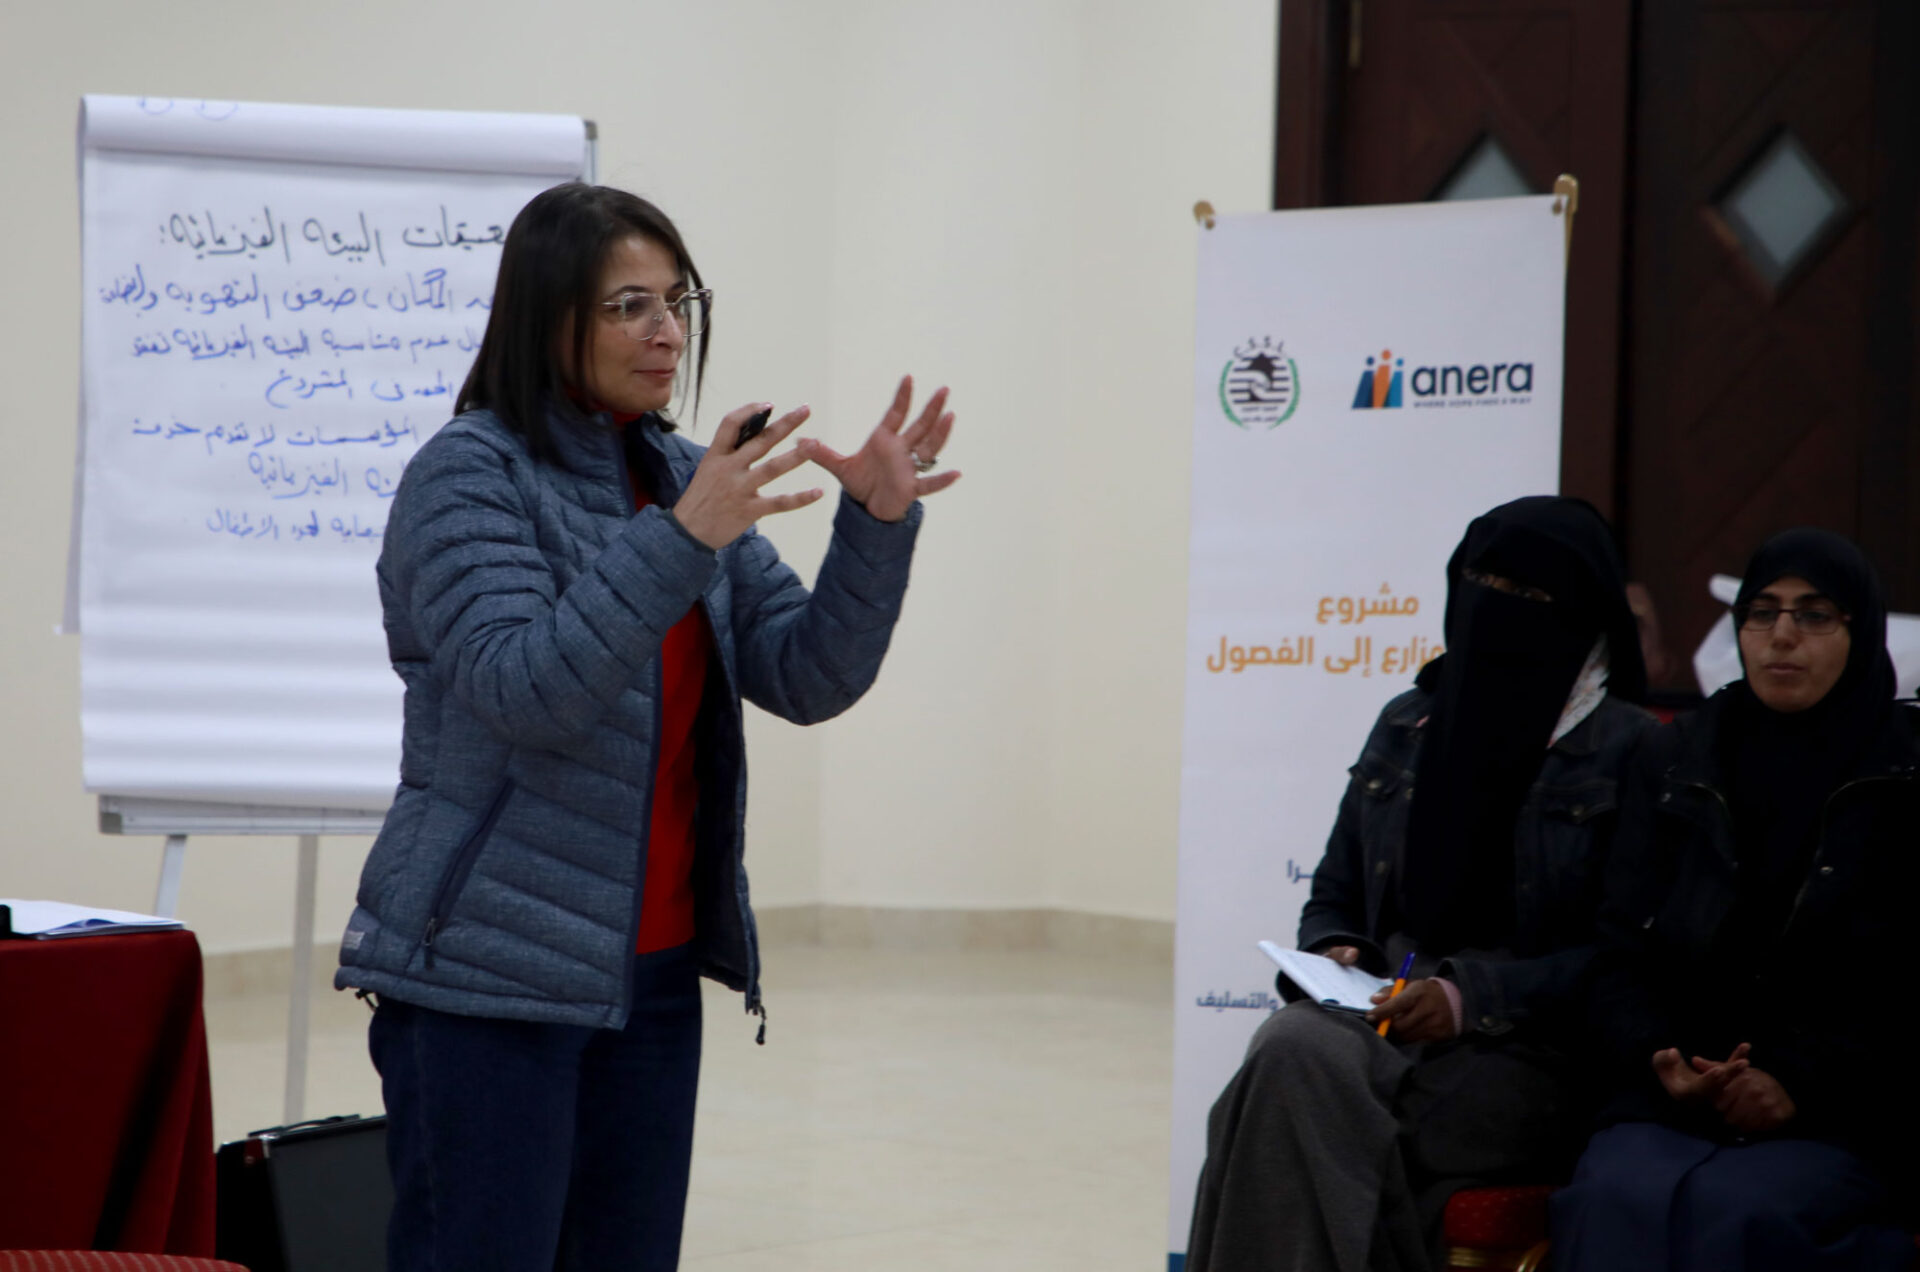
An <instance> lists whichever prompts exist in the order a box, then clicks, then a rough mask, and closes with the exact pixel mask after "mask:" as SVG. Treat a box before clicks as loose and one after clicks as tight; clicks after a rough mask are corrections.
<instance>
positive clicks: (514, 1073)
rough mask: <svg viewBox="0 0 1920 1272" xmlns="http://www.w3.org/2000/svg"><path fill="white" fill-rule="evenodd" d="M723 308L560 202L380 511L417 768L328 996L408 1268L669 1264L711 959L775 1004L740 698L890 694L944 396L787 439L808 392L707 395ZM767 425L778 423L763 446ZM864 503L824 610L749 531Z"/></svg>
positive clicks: (626, 234) (840, 707) (397, 1249)
mask: <svg viewBox="0 0 1920 1272" xmlns="http://www.w3.org/2000/svg"><path fill="white" fill-rule="evenodd" d="M711 308H712V293H711V292H709V291H708V290H707V289H706V288H704V287H703V286H702V282H701V278H700V273H699V270H698V269H696V268H695V266H694V263H693V260H692V258H691V257H690V256H689V254H688V252H687V249H686V246H685V244H684V243H683V242H682V240H681V237H680V234H679V232H678V230H676V229H675V227H674V225H673V223H672V222H671V221H670V220H668V218H667V217H666V215H665V214H664V213H662V212H661V211H660V210H659V209H658V208H656V207H654V206H653V205H652V204H650V203H647V202H646V201H645V200H642V199H639V198H637V197H635V196H633V195H631V194H627V193H624V192H622V191H618V190H612V189H608V188H606V187H599V186H586V185H579V184H572V185H563V186H558V187H555V188H554V189H551V190H548V191H546V192H545V193H543V194H541V195H539V196H538V197H537V198H535V199H534V200H533V201H532V202H531V203H529V204H528V205H527V206H526V207H525V208H524V209H523V210H522V211H521V212H520V214H519V215H518V216H517V217H516V218H515V219H514V223H513V226H512V228H511V229H510V230H509V232H508V234H507V238H506V242H505V244H504V247H503V251H502V255H501V261H500V276H499V281H498V284H497V286H496V288H495V292H494V300H493V310H492V314H491V316H490V318H489V319H488V323H487V331H486V336H485V338H484V339H483V341H482V342H481V346H480V350H479V353H478V355H477V356H476V358H475V361H474V366H473V370H472V372H471V374H470V375H469V376H468V378H467V382H466V384H465V386H464V387H463V388H462V389H461V393H460V398H459V403H458V405H459V411H460V414H459V415H458V416H457V417H456V418H455V419H454V420H453V421H452V422H451V423H449V424H448V425H446V427H444V428H443V429H441V430H440V432H439V433H437V434H436V435H435V436H434V437H433V438H432V440H430V441H429V442H428V443H427V444H426V445H425V446H423V447H421V449H420V452H419V454H418V455H416V456H415V457H414V459H413V461H412V462H411V463H410V464H409V465H408V467H407V471H406V475H405V477H404V478H403V480H402V481H401V483H400V488H399V491H398V493H397V494H396V495H395V497H394V503H393V509H392V513H391V516H390V518H389V520H388V524H387V532H386V540H385V546H384V548H383V550H382V553H381V556H380V562H379V567H378V579H379V586H380V597H381V604H382V607H383V611H384V615H385V625H386V631H387V643H388V649H389V651H390V654H391V656H392V659H393V666H394V670H395V671H396V672H397V673H398V674H399V676H400V678H401V680H402V681H403V682H404V683H405V686H406V705H405V724H404V733H403V739H402V749H401V763H400V786H399V789H398V792H397V794H396V795H395V798H394V802H393V807H392V809H391V811H390V812H389V813H388V814H387V819H386V823H385V825H384V826H383V828H382V829H381V832H380V836H379V838H378V840H377V841H376V842H375V843H374V846H373V850H372V852H371V854H370V855H369V856H368V858H367V864H366V867H365V870H364V872H363V873H362V876H361V881H360V890H359V896H358V901H359V904H358V906H357V908H356V909H355V911H354V913H353V917H352V919H351V920H350V921H349V923H348V925H347V931H346V936H345V938H344V940H343V942H342V948H341V968H340V971H339V973H338V974H337V975H336V977H335V984H336V985H337V986H340V987H348V986H351V987H354V988H357V989H360V990H362V991H367V992H370V993H372V994H374V995H377V1001H378V1008H377V1010H376V1012H375V1015H374V1018H373V1023H372V1027H371V1031H370V1048H371V1050H372V1053H373V1060H374V1064H375V1067H376V1068H378V1070H379V1072H380V1078H381V1083H382V1091H383V1095H384V1097H385V1101H386V1106H387V1113H388V1119H389V1120H388V1130H387V1139H388V1159H389V1163H390V1166H391V1168H392V1171H393V1179H394V1193H395V1196H394V1210H393V1219H392V1224H391V1227H390V1230H389V1234H388V1246H389V1267H390V1268H391V1269H392V1272H413V1270H416V1269H456V1268H457V1269H461V1272H471V1270H474V1269H501V1270H502V1272H505V1270H508V1269H524V1270H526V1272H534V1270H535V1269H538V1270H540V1272H548V1270H550V1269H554V1268H561V1269H588V1268H594V1269H599V1268H615V1267H618V1268H671V1267H673V1266H674V1265H675V1263H676V1262H677V1260H678V1257H679V1245H680V1231H681V1222H682V1215H683V1212H684V1209H685V1202H686V1192H687V1172H688V1165H689V1159H690V1156H691V1151H692V1137H693V1111H694V1095H695V1089H696V1086H697V1082H698V1074H699V1057H700V992H699V977H700V976H702V975H705V976H709V977H712V978H713V979H715V980H718V981H720V982H722V983H723V984H726V985H728V986H730V987H732V988H733V989H736V990H739V991H741V992H743V993H744V994H745V996H746V1010H747V1011H748V1012H751V1013H755V1014H757V1015H759V1016H760V1017H761V1018H762V1020H761V1026H760V1029H761V1036H762V1038H763V1039H764V1036H765V1028H766V1026H765V1016H766V1010H765V1007H764V1006H763V1004H762V1001H761V997H760V959H759V953H758V949H757V946H756V942H755V933H754V921H753V912H752V910H751V908H750V907H749V905H748V900H747V878H746V874H745V871H744V869H743V868H742V864H741V855H742V845H743V841H744V836H743V832H742V820H743V817H744V814H745V810H746V770H745V761H744V755H743V746H742V722H741V707H740V703H741V699H742V698H745V699H747V700H748V701H751V702H753V703H754V704H755V705H757V706H759V707H762V708H764V709H765V710H768V711H771V712H773V713H774V714H776V715H779V716H781V717H783V718H785V719H788V720H792V721H795V722H797V723H802V724H808V723H812V722H814V721H817V720H824V719H827V718H829V717H831V716H834V715H837V714H839V713H840V712H841V711H844V710H846V709H847V707H849V706H851V705H852V704H853V702H854V701H855V700H856V699H858V698H859V697H860V695H861V694H862V693H863V692H865V690H866V689H867V687H868V686H869V685H871V684H872V683H873V679H874V676H875V675H876V674H877V673H878V671H879V669H880V662H881V659H882V658H883V656H884V655H885V653H886V649H887V643H888V640H889V638H890V637H891V635H892V631H893V625H894V623H895V621H896V620H897V619H898V616H899V612H900V603H901V599H902V596H903V594H904V593H905V591H906V586H907V573H908V566H909V563H910V561H911V558H912V553H913V543H914V537H915V534H916V533H917V531H918V528H919V523H920V518H921V506H920V504H919V502H918V500H919V499H920V498H921V497H922V496H925V495H929V494H933V493H935V492H936V491H940V490H943V489H945V488H946V487H948V486H950V485H952V484H953V483H954V482H955V481H957V480H958V479H959V474H958V473H957V472H951V471H949V472H944V473H939V474H935V475H929V474H930V472H931V469H932V467H933V461H934V457H935V456H936V455H938V454H939V452H940V450H941V448H942V447H943V446H944V445H945V443H946V440H947V438H948V436H949V435H950V432H951V430H952V427H953V416H952V414H951V413H949V412H947V411H946V409H945V407H946V397H947V393H946V390H945V389H941V390H940V391H939V392H937V393H935V394H934V395H933V397H932V399H931V400H930V401H929V402H928V403H927V405H926V407H925V409H924V410H922V411H921V412H920V414H919V415H918V416H917V417H916V418H914V419H913V421H912V422H911V423H909V422H908V417H909V414H910V408H911V397H912V385H911V381H909V380H902V381H901V384H900V387H899V390H898V392H897V393H896V394H895V396H894V400H893V403H892V405H891V406H890V407H889V408H888V410H887V412H886V414H885V416H884V417H883V418H882V420H881V422H880V425H879V427H878V428H876V429H875V430H874V432H873V434H872V436H870V437H869V438H868V439H867V442H866V444H865V445H864V446H862V447H861V448H860V450H859V451H857V452H856V453H854V454H853V455H850V456H849V455H840V454H838V453H836V452H835V451H833V450H831V449H830V448H828V447H827V446H825V445H823V444H821V443H819V442H817V441H812V440H807V441H802V442H800V443H799V444H798V445H797V446H796V447H794V448H792V449H789V450H787V451H785V452H784V453H782V454H779V455H773V454H772V452H773V450H774V448H775V447H776V446H778V445H779V443H780V442H782V441H783V440H785V439H786V438H787V437H788V436H789V435H790V434H792V433H793V432H794V430H795V429H797V428H799V427H800V425H801V424H802V423H803V422H804V421H805V420H806V418H807V409H806V408H805V407H801V408H799V409H797V410H793V411H789V412H787V413H786V414H784V415H781V416H779V417H777V418H772V419H771V420H770V422H768V420H769V417H768V414H767V412H768V407H767V405H766V404H765V403H755V404H750V405H747V406H743V407H741V408H739V409H738V410H736V411H733V412H732V413H731V414H729V415H727V416H726V417H725V418H724V419H723V420H722V421H721V423H720V427H719V428H718V429H717V430H716V435H715V438H714V443H713V445H712V446H711V447H710V448H702V447H700V446H698V445H695V444H694V443H692V442H690V441H687V440H686V439H684V438H683V437H682V436H681V435H680V434H679V433H678V432H676V431H675V427H674V424H673V422H672V421H671V419H670V418H669V417H668V416H667V415H666V414H665V413H664V412H665V410H666V408H667V406H668V405H669V403H670V402H671V401H672V399H673V396H674V390H675V386H676V384H678V383H681V382H682V381H683V378H685V379H691V380H692V381H693V384H694V387H695V393H696V398H697V392H698V383H699V374H700V371H701V370H702V369H703V368H704V364H705V361H706V351H707V350H706V342H705V341H704V340H703V341H702V342H701V344H700V348H699V355H698V357H697V359H694V360H693V367H692V369H691V375H689V374H688V371H689V368H688V367H687V366H686V361H687V360H686V354H687V349H688V345H689V342H690V341H692V340H694V339H695V338H696V337H700V336H702V335H703V334H705V332H706V331H707V324H708V315H709V313H710V312H711ZM762 429H763V431H760V430H762ZM809 460H810V461H812V462H814V463H816V464H818V465H820V466H821V467H823V468H825V469H826V470H827V471H828V472H829V473H830V474H832V475H833V476H834V477H835V478H836V479H837V480H838V481H839V483H840V486H841V489H842V495H841V502H840V507H839V511H838V513H837V514H836V516H835V520H834V529H833V539H832V543H831V544H830V546H829V547H828V549H827V555H826V560H825V561H824V563H823V564H822V565H821V568H820V573H819V578H818V580H817V582H816V584H815V587H814V589H813V591H812V592H811V593H809V592H808V591H807V589H806V588H805V587H804V586H802V585H801V583H800V581H799V579H798V578H797V577H796V576H795V575H794V573H793V571H792V570H791V569H789V568H788V567H787V566H785V565H783V564H782V563H781V562H780V559H779V556H778V555H777V554H776V553H775V551H774V549H773V547H772V545H770V544H769V543H768V542H767V541H766V540H765V539H763V538H761V537H760V535H759V534H758V533H757V532H756V530H755V529H754V524H755V523H756V522H757V521H759V520H760V519H761V518H763V517H766V516H768V515H769V514H772V513H779V512H786V511H789V510H791V509H794V508H800V507H804V506H805V505H807V504H809V503H812V502H813V501H814V500H816V499H818V498H819V497H820V496H821V494H822V492H821V491H820V490H817V489H815V490H808V491H803V492H799V493H794V494H781V495H770V494H767V493H764V488H765V487H766V485H767V484H768V483H769V482H771V481H773V480H774V479H776V478H778V477H780V476H782V475H783V474H785V473H788V472H791V471H792V470H793V469H795V468H797V467H798V466H799V465H800V464H802V463H804V462H807V461H809Z"/></svg>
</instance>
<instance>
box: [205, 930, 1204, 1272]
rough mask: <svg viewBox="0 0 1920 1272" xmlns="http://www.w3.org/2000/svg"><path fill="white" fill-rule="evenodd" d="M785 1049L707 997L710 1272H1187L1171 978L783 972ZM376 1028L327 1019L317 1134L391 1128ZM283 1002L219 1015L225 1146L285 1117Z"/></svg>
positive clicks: (705, 1164)
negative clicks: (1181, 1257) (346, 1124)
mask: <svg viewBox="0 0 1920 1272" xmlns="http://www.w3.org/2000/svg"><path fill="white" fill-rule="evenodd" d="M765 981H766V995H767V1002H768V1007H769V1010H770V1012H771V1023H770V1025H769V1029H768V1045H767V1046H765V1047H756V1046H754V1045H753V1024H754V1022H752V1021H750V1020H749V1019H747V1018H746V1017H744V1016H743V1015H741V1012H740V999H739V997H738V996H737V995H734V994H730V993H727V992H726V991H724V990H720V989H718V988H717V987H714V986H708V995H707V1025H706V1062H705V1067H704V1069H703V1071H702V1074H701V1091H700V1113H699V1122H698V1127H697V1130H696V1134H695V1142H694V1160H693V1194H692V1198H691V1201H690V1202H689V1204H688V1213H687V1233H686V1242H685V1247H684V1255H683V1258H682V1265H683V1266H684V1267H686V1268H688V1269H690V1270H692V1272H763V1270H765V1272H773V1270H774V1269H779V1270H780V1272H789V1270H793V1272H805V1270H807V1269H814V1268H819V1269H827V1268H831V1269H834V1270H835V1272H868V1270H869V1269H872V1270H876V1272H877V1270H878V1269H887V1270H888V1272H894V1270H896V1269H915V1270H916V1272H920V1270H924V1272H945V1270H946V1269H961V1268H965V1269H993V1270H994V1272H1003V1270H1014V1269H1045V1270H1047V1272H1055V1270H1058V1272H1077V1270H1079V1269H1089V1270H1092V1269H1098V1270H1100V1272H1125V1270H1129V1269H1137V1270H1138V1272H1152V1270H1154V1269H1159V1268H1162V1267H1164V1266H1165V1263H1166V1253H1165V1252H1166V1236H1165V1226H1166V1188H1167V1116H1168V1083H1169V1073H1170V1065H1171V1050H1172V1026H1171V1012H1170V1011H1169V1009H1168V1003H1169V1000H1170V996H1171V968H1170V967H1169V966H1168V965H1167V963H1166V962H1165V961H1164V960H1155V959H1151V958H1146V957H1141V956H1126V957H1117V958H1099V957H1091V956H1086V955H1070V954H1061V953H1053V952H1020V953H983V952H964V953H961V952H950V953H927V952H902V951H878V950H845V949H822V948H819V947H812V946H793V947H786V948H777V949H773V950H770V951H768V957H767V972H766V977H765ZM366 1014H367V1013H366V1009H365V1008H364V1007H362V1006H361V1005H360V1004H359V1003H357V1002H355V1001H354V1000H353V999H352V998H351V997H349V996H347V995H344V994H333V993H324V992H323V993H321V994H319V995H318V996H317V997H316V1000H315V1003H314V1026H313V1045H312V1050H311V1062H310V1063H311V1078H310V1084H309V1087H308V1100H307V1107H308V1110H309V1112H310V1113H311V1114H313V1115H319V1114H323V1113H356V1112H357V1113H375V1112H378V1111H379V1109H380V1096H379V1087H378V1083H377V1080H376V1078H375V1076H374V1073H373V1070H372V1067H371V1066H370V1065H369V1064H368V1062H367V1059H366V1049H365V1030H366ZM285 1019H286V1000H285V998H284V997H282V996H278V995H269V994H254V995H246V996H240V997H229V998H216V999H211V1000H209V1002H208V1004H207V1020H208V1031H209V1036H210V1039H211V1043H212V1050H213V1084H214V1120H215V1124H216V1130H217V1132H218V1134H219V1137H220V1138H221V1139H222V1140H226V1139H231V1138H234V1137H235V1136H237V1135H239V1134H241V1133H243V1132H245V1131H246V1130H247V1129H249V1128H251V1127H258V1126H265V1125H270V1124H273V1123H275V1122H278V1121H279V1120H280V1117H279V1113H280V1100H281V1082H282V1073H283V1070H282V1065H283V1063H284V1050H283V1048H284V1031H285Z"/></svg>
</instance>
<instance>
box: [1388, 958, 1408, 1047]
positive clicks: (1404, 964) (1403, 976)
mask: <svg viewBox="0 0 1920 1272" xmlns="http://www.w3.org/2000/svg"><path fill="white" fill-rule="evenodd" d="M1412 970H1413V951H1412V950H1408V951H1407V956H1406V957H1405V958H1403V959H1401V960H1400V974H1399V975H1398V976H1396V977H1394V978H1393V992H1391V993H1389V994H1388V995H1387V1002H1389V1003H1390V1002H1392V1001H1393V1000H1394V999H1395V998H1398V997H1399V996H1400V991H1401V990H1403V989H1405V988H1406V987H1407V973H1408V972H1411V971H1412ZM1383 1005H1384V1004H1383ZM1392 1023H1393V1022H1392V1021H1391V1020H1383V1021H1381V1022H1380V1036H1381V1037H1382V1038H1384V1037H1386V1036H1387V1026H1389V1025H1391V1024H1392Z"/></svg>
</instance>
